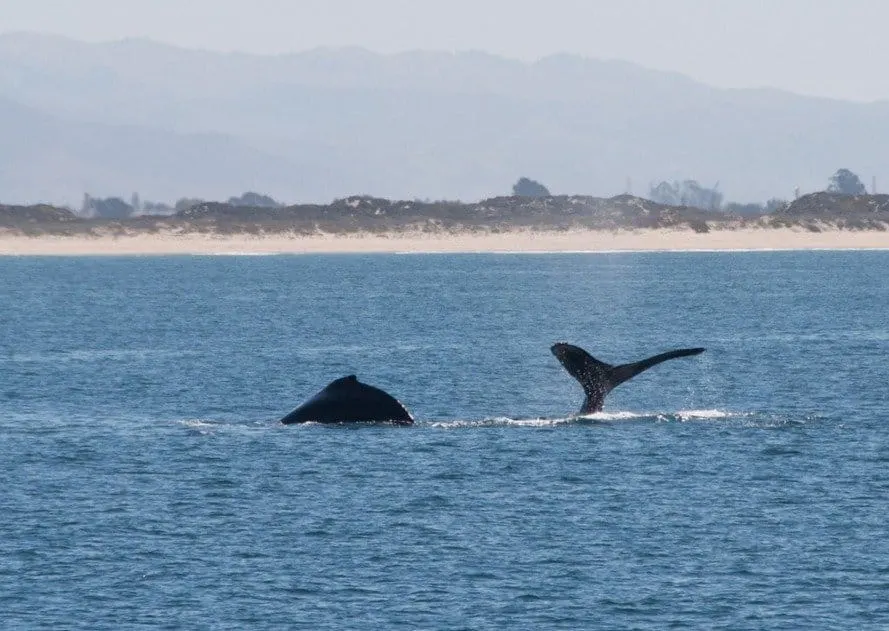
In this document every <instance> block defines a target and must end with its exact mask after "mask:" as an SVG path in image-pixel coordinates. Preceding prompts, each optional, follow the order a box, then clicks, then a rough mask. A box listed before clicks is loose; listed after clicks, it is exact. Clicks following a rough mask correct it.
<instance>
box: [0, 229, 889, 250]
mask: <svg viewBox="0 0 889 631" xmlns="http://www.w3.org/2000/svg"><path fill="white" fill-rule="evenodd" d="M887 249H889V231H880V230H862V231H849V230H822V231H820V232H812V231H808V230H801V229H793V228H737V229H729V230H711V231H710V232H707V233H698V232H694V231H691V230H668V229H654V230H621V231H614V232H611V231H601V230H566V231H552V230H534V231H531V230H515V231H505V232H455V233H446V232H438V233H423V232H399V233H387V234H372V233H352V234H318V235H311V236H305V235H281V234H274V235H265V236H255V235H248V234H235V235H218V234H215V235H207V234H195V233H189V234H175V233H163V232H162V233H155V234H148V233H131V234H128V235H123V236H115V235H111V234H107V235H99V236H87V235H76V236H56V235H41V236H23V235H11V234H0V256H138V255H141V256H165V255H175V254H179V255H202V254H205V255H206V254H230V255H234V254H244V255H249V254H257V255H258V254H335V253H340V254H346V253H353V254H371V253H380V254H382V253H389V254H394V253H479V252H490V253H496V252H502V253H506V252H515V253H521V252H525V253H538V252H539V253H544V252H554V253H555V252H566V253H567V252H603V253H604V252H658V251H668V252H680V251H682V252H686V251H691V252H694V251H776V250H887Z"/></svg>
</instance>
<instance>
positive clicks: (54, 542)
mask: <svg viewBox="0 0 889 631" xmlns="http://www.w3.org/2000/svg"><path fill="white" fill-rule="evenodd" d="M887 281H889V252H867V251H864V252H827V251H825V252H768V253H763V252H760V253H744V252H739V253H719V252H712V253H648V254H640V253H613V254H531V255H525V254H503V255H482V254H478V255H475V254H473V255H469V254H465V255H371V256H358V255H325V256H322V255H319V256H268V257H248V256H215V257H214V256H206V257H194V256H177V257H157V258H152V257H144V258H140V257H119V258H118V257H109V258H101V257H96V258H61V257H60V258H14V257H6V258H0V327H2V329H0V534H2V536H0V627H2V628H4V629H90V630H94V629H139V628H144V629H158V628H169V629H173V628H175V629H180V628H188V629H247V628H249V629H266V628H268V629H297V628H298V629H652V630H655V629H658V630H660V629H668V628H698V629H885V628H889V527H887V521H889V510H887V509H889V430H887V423H889V418H887V413H886V409H887V399H889V379H887V373H889V371H887V367H886V360H887V358H889V315H887V305H889V282H887ZM562 340H564V341H569V342H572V343H575V344H578V345H580V346H582V347H584V348H586V349H587V350H589V351H590V352H591V353H592V354H593V355H594V356H596V357H598V358H600V359H602V360H604V361H608V362H612V363H623V362H627V361H632V360H637V359H641V358H643V357H646V356H649V355H652V354H655V353H658V352H661V351H664V350H668V349H671V348H677V347H684V346H705V347H707V351H706V352H705V353H704V354H703V355H700V356H698V357H692V358H683V359H678V360H674V361H670V362H667V363H665V364H662V365H660V366H657V367H655V368H653V369H652V370H650V371H648V372H646V373H644V374H643V375H640V376H638V377H636V378H635V379H634V380H632V381H630V382H628V383H626V384H624V385H622V386H620V387H619V388H618V389H617V390H615V391H614V392H613V393H612V394H611V395H610V396H609V398H608V399H607V400H606V407H605V412H603V413H601V414H598V415H594V416H592V417H587V418H574V417H573V415H574V413H575V411H576V410H577V409H578V408H579V406H580V404H581V402H582V399H583V395H582V392H581V389H580V387H579V386H578V385H577V384H576V382H574V381H573V380H572V379H571V378H570V376H568V375H567V373H565V372H564V371H563V369H562V368H561V366H560V365H559V364H558V362H557V361H556V360H555V358H554V357H553V356H552V355H551V354H550V352H549V346H550V345H551V344H552V343H553V342H555V341H562ZM351 373H355V374H357V375H358V377H359V378H360V379H362V380H363V381H366V382H368V383H372V384H374V385H377V386H380V387H382V388H384V389H386V390H387V391H389V392H391V393H392V394H393V395H395V396H396V397H398V398H399V399H400V400H401V401H402V402H403V403H404V404H405V405H406V406H407V408H408V409H409V410H410V411H411V412H412V413H413V415H414V416H415V418H416V419H417V421H418V422H417V424H416V425H415V426H414V427H408V428H405V427H392V426H365V427H358V428H356V427H325V426H319V425H307V426H287V427H285V426H282V425H280V424H279V423H278V422H277V419H279V418H280V417H281V416H283V415H284V414H286V413H287V412H289V411H290V410H291V409H292V408H294V407H295V406H296V405H297V404H298V403H300V402H301V401H302V400H303V399H305V398H306V397H308V396H310V395H311V394H314V392H316V391H317V390H318V389H320V388H321V387H323V386H324V385H325V384H326V383H328V382H329V381H331V380H332V379H334V378H337V377H340V376H343V375H346V374H351Z"/></svg>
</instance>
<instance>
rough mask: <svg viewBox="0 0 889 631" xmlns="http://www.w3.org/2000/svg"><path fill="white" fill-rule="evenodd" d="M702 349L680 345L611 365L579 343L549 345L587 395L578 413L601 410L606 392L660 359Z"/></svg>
mask: <svg viewBox="0 0 889 631" xmlns="http://www.w3.org/2000/svg"><path fill="white" fill-rule="evenodd" d="M704 350H706V349H703V348H679V349H676V350H672V351H667V352H666V353H661V354H660V355H654V356H652V357H649V358H647V359H643V360H641V361H637V362H633V363H632V364H620V365H617V366H613V365H611V364H606V363H605V362H603V361H600V360H598V359H596V358H595V357H593V356H592V355H590V354H589V353H588V352H586V351H585V350H583V349H582V348H580V347H579V346H574V345H573V344H568V343H566V342H557V343H556V344H553V345H552V346H551V347H550V351H552V354H553V355H555V356H556V359H558V360H559V362H561V364H562V366H563V367H564V368H565V370H567V371H568V374H570V375H571V376H572V377H574V378H575V379H577V381H578V382H579V383H580V385H581V386H582V387H583V392H584V394H586V399H585V400H584V402H583V406H582V407H581V408H580V412H578V414H579V415H584V414H593V413H595V412H601V411H602V406H603V405H604V403H605V396H606V395H607V394H608V393H609V392H611V391H612V390H614V389H615V388H616V387H617V386H619V385H620V384H622V383H624V382H625V381H629V380H630V379H632V378H633V377H635V376H636V375H638V374H639V373H641V372H644V371H646V370H648V369H649V368H651V367H652V366H657V365H658V364H660V363H661V362H665V361H667V360H669V359H676V358H677V357H689V356H691V355H700V354H701V353H703V352H704Z"/></svg>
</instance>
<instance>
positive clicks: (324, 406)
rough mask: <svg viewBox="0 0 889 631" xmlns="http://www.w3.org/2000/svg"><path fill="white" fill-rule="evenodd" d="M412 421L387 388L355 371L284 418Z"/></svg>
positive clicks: (301, 420)
mask: <svg viewBox="0 0 889 631" xmlns="http://www.w3.org/2000/svg"><path fill="white" fill-rule="evenodd" d="M385 421H388V422H391V423H396V424H398V425H411V424H412V423H413V422H414V419H413V418H412V417H411V415H410V413H409V412H408V411H407V410H406V409H405V408H404V406H403V405H401V403H399V402H398V400H397V399H395V397H393V396H391V395H390V394H388V393H387V392H384V391H383V390H380V389H379V388H375V387H373V386H370V385H368V384H366V383H361V382H360V381H358V377H356V376H355V375H349V376H347V377H341V378H340V379H336V380H334V381H331V382H330V383H329V384H328V385H327V386H326V387H325V388H324V389H323V390H321V391H320V392H318V393H317V394H316V395H315V396H313V397H312V398H311V399H309V400H308V401H306V402H305V403H303V404H302V405H300V406H299V407H298V408H296V409H295V410H293V412H291V413H290V414H288V415H287V416H285V417H284V418H282V419H281V422H282V423H284V424H285V425H292V424H294V423H309V422H314V423H362V422H364V423H373V422H385Z"/></svg>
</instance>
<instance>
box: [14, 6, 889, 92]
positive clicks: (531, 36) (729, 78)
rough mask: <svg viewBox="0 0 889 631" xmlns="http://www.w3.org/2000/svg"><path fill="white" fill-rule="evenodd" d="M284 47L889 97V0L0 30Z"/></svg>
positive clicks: (221, 18)
mask: <svg viewBox="0 0 889 631" xmlns="http://www.w3.org/2000/svg"><path fill="white" fill-rule="evenodd" d="M10 31H30V32H38V33H56V34H62V35H67V36H70V37H74V38H77V39H83V40H87V41H108V40H116V39H121V38H124V37H134V36H135V37H148V38H151V39H154V40H158V41H162V42H167V43H172V44H177V45H180V46H185V47H189V48H204V49H211V50H225V51H230V50H238V51H247V52H255V53H281V52H291V51H300V50H306V49H309V48H315V47H318V46H333V47H339V46H361V47H364V48H368V49H370V50H373V51H378V52H384V53H389V52H398V51H404V50H415V49H427V50H430V49H434V50H452V51H454V50H470V49H472V50H483V51H487V52H491V53H496V54H500V55H503V56H506V57H511V58H517V59H523V60H534V59H537V58H539V57H541V56H545V55H549V54H553V53H559V52H568V53H576V54H581V55H584V56H588V57H595V58H610V59H624V60H627V61H633V62H636V63H639V64H642V65H644V66H648V67H651V68H659V69H665V70H674V71H678V72H681V73H683V74H687V75H689V76H691V77H693V78H695V79H698V80H700V81H703V82H705V83H709V84H712V85H717V86H722V87H762V86H771V87H778V88H783V89H786V90H791V91H794V92H799V93H803V94H812V95H819V96H828V97H834V98H840V99H851V100H861V101H868V100H874V99H889V73H887V72H886V69H885V63H884V61H885V60H889V1H886V0H844V1H843V2H838V1H836V0H834V1H828V0H823V1H822V0H610V1H604V0H541V1H529V0H0V32H10Z"/></svg>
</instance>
